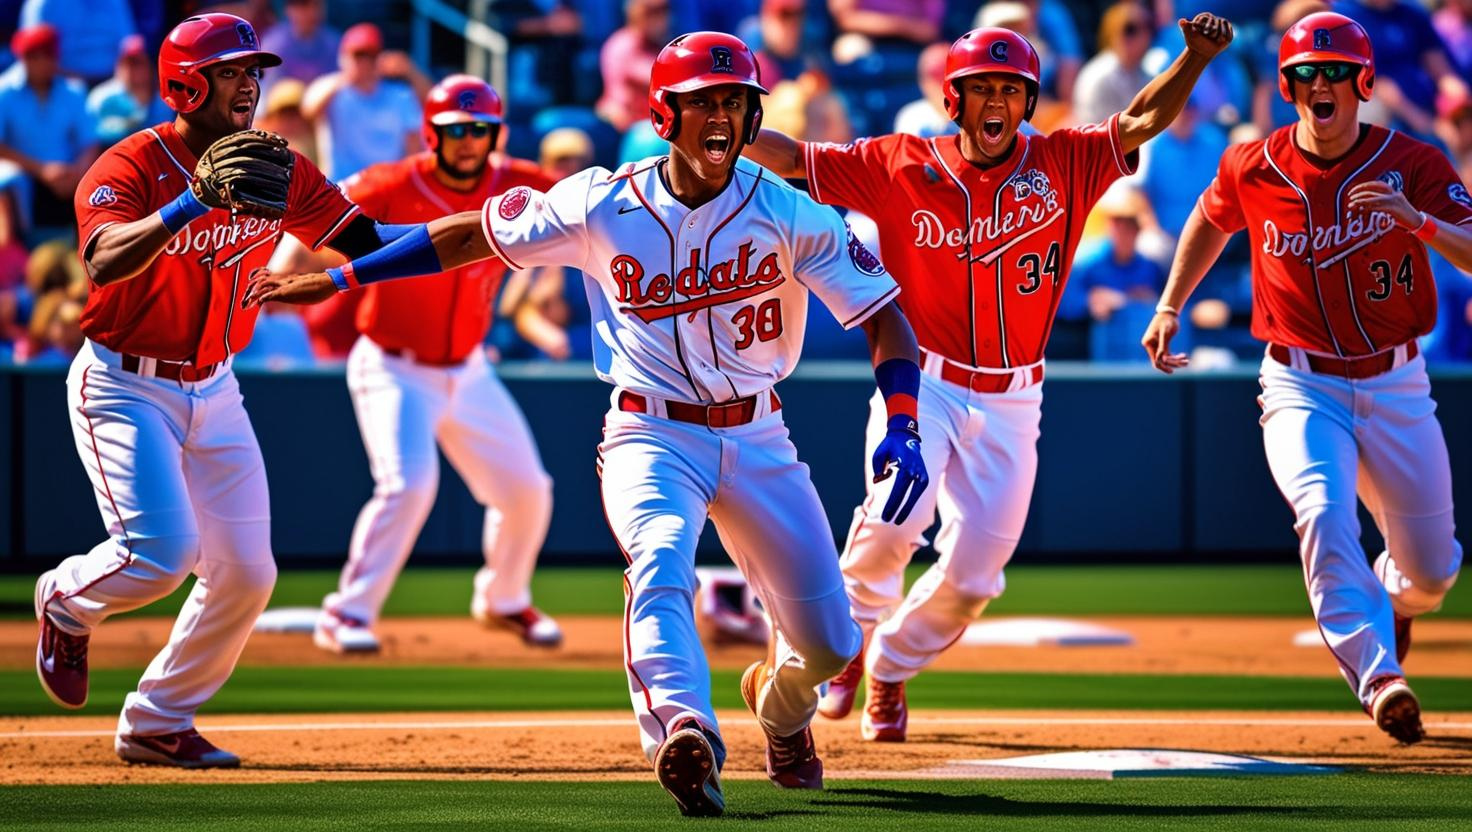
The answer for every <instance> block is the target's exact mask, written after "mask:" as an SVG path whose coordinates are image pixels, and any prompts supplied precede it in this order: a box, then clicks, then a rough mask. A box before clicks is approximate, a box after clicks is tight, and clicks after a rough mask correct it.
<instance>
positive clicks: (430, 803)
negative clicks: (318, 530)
mask: <svg viewBox="0 0 1472 832" xmlns="http://www.w3.org/2000/svg"><path fill="white" fill-rule="evenodd" d="M209 777H210V775H209V774H203V773H202V774H201V775H200V779H201V780H207V779H208V778H209ZM726 806H727V813H726V816H725V817H724V818H720V819H713V820H687V819H683V818H681V817H680V816H679V813H678V811H677V810H676V809H675V806H674V801H672V800H671V799H670V798H669V797H668V796H666V795H665V794H664V793H663V792H662V791H661V790H660V789H659V787H658V785H656V784H655V783H654V782H653V778H652V777H651V778H650V779H649V780H647V781H637V782H602V783H587V782H574V783H546V782H529V783H516V782H504V781H499V782H498V781H449V782H446V781H440V782H434V781H389V782H359V783H339V782H324V783H310V784H276V785H264V784H262V785H235V786H225V785H205V784H201V785H197V786H195V785H168V786H163V785H150V786H52V787H3V788H0V826H4V827H6V828H16V827H20V828H24V829H27V830H61V831H62V832H74V830H78V829H86V830H88V832H107V831H108V830H120V832H136V830H139V829H147V830H158V831H159V832H168V830H188V832H196V830H216V829H232V830H235V829H270V830H274V829H292V830H294V832H305V831H306V830H337V829H341V830H353V832H358V830H365V829H395V830H401V829H469V828H479V829H508V830H516V832H530V831H531V830H544V829H547V830H550V829H608V830H634V831H635V832H647V830H654V829H694V828H702V829H705V828H713V827H716V826H724V827H726V828H751V829H769V830H774V832H776V830H789V829H790V830H814V831H815V832H833V830H835V829H842V830H844V832H869V830H886V831H887V830H895V829H926V830H929V829H956V830H967V831H968V832H975V831H976V830H993V829H996V830H1021V831H1022V832H1033V831H1036V832H1054V831H1055V830H1057V831H1058V832H1079V830H1095V829H1108V830H1173V829H1212V830H1221V829H1241V830H1288V829H1292V830H1324V832H1342V830H1346V829H1367V828H1377V829H1388V830H1389V829H1393V830H1396V832H1420V830H1427V831H1428V832H1430V830H1448V829H1465V828H1467V823H1468V819H1469V818H1472V778H1467V777H1448V776H1413V775H1376V774H1366V773H1347V774H1340V775H1334V776H1327V777H1276V778H1265V777H1226V778H1150V779H1137V780H1115V781H1082V780H1049V781H1037V780H1012V781H971V782H968V781H955V780H950V781H930V782H916V781H834V782H833V783H832V784H831V785H830V786H829V788H828V789H827V790H826V791H822V792H790V791H780V790H778V789H775V788H773V787H772V786H771V785H770V784H768V783H765V782H762V781H751V780H743V781H732V782H728V783H726ZM1372 824H1375V825H1374V826H1372Z"/></svg>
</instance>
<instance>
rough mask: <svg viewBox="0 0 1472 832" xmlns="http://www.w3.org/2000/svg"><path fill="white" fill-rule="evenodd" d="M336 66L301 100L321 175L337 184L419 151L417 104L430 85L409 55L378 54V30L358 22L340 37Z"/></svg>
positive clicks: (418, 113) (379, 45)
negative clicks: (313, 127) (314, 139)
mask: <svg viewBox="0 0 1472 832" xmlns="http://www.w3.org/2000/svg"><path fill="white" fill-rule="evenodd" d="M337 63H338V71H337V72H334V73H331V74H329V75H324V76H323V77H321V78H318V79H317V80H315V81H313V82H312V84H311V85H310V86H308V87H307V91H306V95H305V97H304V98H303V100H302V115H303V116H305V117H306V119H307V120H308V121H310V122H313V123H314V124H315V125H316V126H317V153H318V155H319V157H320V159H321V162H322V172H323V173H325V174H327V176H328V178H330V179H333V180H341V179H343V178H345V177H348V176H351V175H352V174H354V173H357V172H358V171H360V170H362V169H363V168H366V167H368V166H369V165H372V164H375V163H378V162H392V161H395V160H398V159H402V158H404V156H406V155H408V154H411V153H417V152H419V149H420V146H421V141H420V138H419V131H420V126H421V125H420V121H421V118H422V116H421V111H420V106H419V103H420V102H421V101H423V100H424V96H425V95H426V94H427V93H428V92H429V87H430V83H429V79H428V78H426V77H425V76H424V73H422V72H420V71H419V69H418V68H417V67H415V66H414V63H413V62H412V61H410V60H409V56H408V55H405V54H404V53H403V52H399V51H389V52H385V51H383V35H382V33H380V32H379V30H378V27H377V26H374V25H373V24H372V23H359V24H357V25H356V26H353V27H351V28H349V29H348V30H347V31H346V32H344V33H343V35H342V43H341V45H340V46H339V48H338V57H337Z"/></svg>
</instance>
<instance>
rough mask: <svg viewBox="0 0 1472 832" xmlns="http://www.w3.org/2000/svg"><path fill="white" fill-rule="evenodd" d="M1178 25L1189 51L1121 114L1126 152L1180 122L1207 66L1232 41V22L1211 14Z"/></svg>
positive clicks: (1120, 131) (1121, 142) (1203, 14)
mask: <svg viewBox="0 0 1472 832" xmlns="http://www.w3.org/2000/svg"><path fill="white" fill-rule="evenodd" d="M1177 23H1178V24H1179V25H1180V27H1181V34H1182V35H1184V36H1185V38H1186V48H1185V49H1184V50H1182V51H1181V54H1179V55H1177V56H1176V59H1175V60H1174V61H1173V62H1171V65H1170V66H1169V67H1167V68H1166V70H1165V71H1164V72H1162V73H1160V74H1159V75H1157V76H1155V77H1154V78H1152V79H1151V80H1150V83H1148V84H1146V85H1145V88H1144V89H1142V90H1140V91H1139V92H1138V93H1136V94H1135V98H1134V100H1133V101H1131V102H1130V106H1129V107H1127V108H1126V109H1125V110H1124V112H1122V113H1120V114H1119V141H1120V144H1122V145H1123V146H1124V152H1125V153H1130V152H1132V151H1134V150H1138V149H1139V147H1140V146H1141V145H1143V144H1144V143H1145V142H1148V141H1150V140H1151V139H1152V138H1154V137H1156V136H1158V135H1160V133H1161V132H1163V131H1164V130H1165V128H1167V127H1169V126H1170V123H1171V122H1173V121H1175V120H1176V116H1179V115H1180V114H1181V110H1182V109H1184V108H1185V106H1186V99H1188V98H1190V97H1191V90H1192V89H1193V88H1195V86H1196V80H1197V79H1198V78H1200V77H1201V72H1202V71H1203V70H1205V69H1206V65H1207V64H1209V63H1211V59H1212V58H1215V57H1216V56H1217V55H1219V54H1221V51H1222V50H1223V49H1226V48H1227V45H1228V44H1230V43H1231V42H1232V24H1231V22H1230V21H1228V20H1227V19H1226V18H1224V17H1217V16H1216V15H1214V14H1211V13H1210V12H1202V13H1201V14H1198V15H1196V16H1195V17H1194V18H1192V19H1191V20H1189V21H1187V20H1180V21H1177Z"/></svg>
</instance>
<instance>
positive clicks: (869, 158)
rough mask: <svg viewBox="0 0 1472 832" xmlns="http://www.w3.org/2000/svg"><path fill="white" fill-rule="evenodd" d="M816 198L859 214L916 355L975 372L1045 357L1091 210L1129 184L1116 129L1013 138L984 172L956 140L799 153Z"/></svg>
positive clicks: (896, 138) (884, 141)
mask: <svg viewBox="0 0 1472 832" xmlns="http://www.w3.org/2000/svg"><path fill="white" fill-rule="evenodd" d="M806 148H807V149H806V162H807V172H808V189H809V192H810V193H811V194H812V195H813V198H814V199H816V200H818V201H819V202H824V203H827V204H830V205H842V206H844V207H847V208H852V209H854V210H856V211H860V212H862V213H864V214H867V215H869V216H870V217H871V218H873V219H874V221H875V222H876V223H877V224H878V226H879V254H880V256H881V257H882V258H883V259H884V263H885V265H886V266H888V267H889V270H890V273H891V274H893V275H894V278H895V280H896V281H898V282H899V284H900V286H901V287H902V289H903V290H904V292H903V294H902V295H901V296H900V301H899V303H900V306H901V307H903V308H904V311H905V317H906V318H908V319H909V320H910V323H911V325H912V326H914V327H915V335H916V337H917V338H918V339H919V341H920V346H921V347H924V348H925V349H927V350H930V351H931V352H936V353H940V354H941V355H943V356H945V357H946V358H949V359H951V360H952V361H956V362H959V363H961V364H969V365H971V366H974V367H991V368H1008V367H1021V366H1026V365H1029V364H1034V363H1036V362H1038V361H1040V360H1042V357H1043V347H1044V346H1045V345H1046V344H1047V342H1048V332H1049V330H1051V329H1052V326H1053V316H1054V314H1055V313H1056V312H1057V310H1058V301H1059V299H1060V298H1061V297H1062V295H1063V285H1064V282H1065V281H1066V280H1067V279H1068V272H1069V267H1070V265H1071V264H1072V263H1073V255H1074V251H1075V250H1076V249H1077V248H1078V241H1079V235H1080V234H1081V233H1082V232H1083V226H1084V220H1085V219H1087V217H1088V214H1089V209H1090V208H1091V207H1093V205H1094V203H1095V202H1097V201H1098V200H1099V197H1100V196H1102V195H1103V193H1104V190H1105V189H1106V188H1108V187H1109V184H1110V183H1111V182H1113V181H1114V180H1115V179H1118V178H1119V177H1120V176H1125V175H1128V174H1131V173H1133V172H1134V170H1135V166H1136V164H1137V162H1138V156H1137V155H1136V154H1133V153H1131V154H1129V155H1128V156H1127V155H1126V154H1125V153H1124V149H1123V147H1122V146H1121V145H1120V142H1119V117H1118V116H1115V117H1113V118H1111V119H1110V120H1109V121H1108V122H1107V123H1105V124H1092V125H1087V126H1084V127H1077V128H1070V129H1067V130H1059V131H1057V132H1055V133H1053V134H1051V135H1047V136H1026V135H1022V134H1021V133H1019V134H1018V135H1017V143H1016V145H1015V146H1014V148H1013V150H1012V154H1011V156H1009V157H1008V158H1007V159H1006V160H1005V161H1003V162H1002V163H1000V164H998V165H995V166H992V167H989V168H981V167H978V166H976V165H973V164H971V163H970V162H968V161H966V159H965V158H964V157H962V155H961V150H960V140H959V139H958V138H957V137H955V136H946V137H941V138H934V139H922V138H919V137H917V136H911V135H904V134H896V135H889V136H881V137H879V138H874V139H860V140H859V141H857V142H854V143H853V144H848V145H833V144H819V143H814V142H808V143H807V145H806Z"/></svg>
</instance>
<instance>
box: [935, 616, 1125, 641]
mask: <svg viewBox="0 0 1472 832" xmlns="http://www.w3.org/2000/svg"><path fill="white" fill-rule="evenodd" d="M961 643H962V644H967V645H971V646H973V647H1038V646H1041V645H1056V646H1061V647H1074V646H1087V645H1102V644H1134V643H1135V638H1134V636H1131V635H1130V634H1129V633H1127V632H1125V631H1124V630H1116V629H1114V628H1113V627H1105V626H1102V625H1100V624H1095V623H1092V622H1089V621H1070V620H1068V619H1064V618H994V619H991V620H988V621H979V622H977V623H975V624H972V625H971V626H970V627H967V628H966V632H965V634H963V635H962V636H961Z"/></svg>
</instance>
